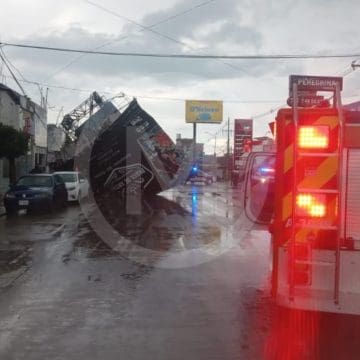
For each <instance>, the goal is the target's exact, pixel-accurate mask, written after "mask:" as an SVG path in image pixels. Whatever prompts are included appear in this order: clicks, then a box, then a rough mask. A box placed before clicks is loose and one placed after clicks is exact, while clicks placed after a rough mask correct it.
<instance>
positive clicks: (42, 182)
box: [4, 174, 67, 215]
mask: <svg viewBox="0 0 360 360" xmlns="http://www.w3.org/2000/svg"><path fill="white" fill-rule="evenodd" d="M66 203H67V190H66V187H65V183H64V181H63V180H62V178H61V177H60V176H58V175H53V174H36V175H35V174H33V175H26V176H22V177H21V178H20V179H19V180H18V181H17V182H16V184H14V185H11V186H10V189H9V190H8V191H7V192H6V193H5V196H4V206H5V210H6V213H7V214H8V215H11V214H16V213H17V212H18V210H21V209H26V210H35V209H38V210H50V211H52V210H53V209H54V208H56V207H60V206H66Z"/></svg>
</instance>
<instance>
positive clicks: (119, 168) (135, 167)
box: [77, 99, 192, 203]
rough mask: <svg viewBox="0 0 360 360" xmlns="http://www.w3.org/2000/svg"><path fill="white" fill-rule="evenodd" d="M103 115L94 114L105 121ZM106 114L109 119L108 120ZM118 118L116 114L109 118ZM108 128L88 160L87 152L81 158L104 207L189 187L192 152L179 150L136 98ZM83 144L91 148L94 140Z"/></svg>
mask: <svg viewBox="0 0 360 360" xmlns="http://www.w3.org/2000/svg"><path fill="white" fill-rule="evenodd" d="M101 111H102V109H100V110H99V111H98V112H97V113H96V114H94V115H97V117H99V115H98V114H99V112H100V113H101ZM104 115H105V116H104V119H103V120H104V121H108V119H107V118H106V117H107V115H106V113H104ZM114 115H116V113H114V112H112V113H111V114H110V115H109V116H112V117H114ZM88 122H89V124H91V123H92V124H93V123H94V122H91V121H88ZM108 123H109V124H110V125H109V126H107V127H106V128H105V129H103V130H102V131H100V133H99V134H98V135H97V137H96V139H95V140H94V141H93V139H90V140H91V142H93V144H92V146H91V150H90V153H89V155H90V156H89V158H88V161H87V160H86V157H84V152H83V151H82V150H81V151H80V152H79V153H78V156H77V158H78V159H79V161H80V163H81V164H82V165H84V164H86V163H87V164H88V177H89V179H90V183H91V188H92V192H93V196H94V199H95V200H96V201H97V202H98V203H105V202H107V201H111V200H114V199H116V200H117V201H120V202H121V201H124V200H125V199H126V197H127V196H128V195H132V196H139V195H142V196H145V197H151V196H153V195H155V194H157V193H159V192H161V191H164V190H166V189H169V188H171V187H174V186H176V185H179V184H183V183H185V181H186V178H187V177H188V175H189V172H190V169H191V156H190V155H191V153H192V152H191V149H190V151H189V153H185V152H184V151H182V150H181V149H179V148H176V146H175V144H174V143H173V141H172V140H171V139H170V137H169V136H168V135H167V134H166V132H165V131H164V130H163V129H162V128H161V127H160V125H159V124H158V123H157V122H156V121H155V119H154V118H153V117H151V116H150V115H149V114H148V113H147V112H146V111H144V110H143V109H142V108H141V107H140V105H139V104H138V102H137V101H136V100H135V99H134V100H133V101H131V103H130V104H129V106H128V107H127V108H126V110H125V111H124V112H123V113H121V114H120V113H117V118H116V119H111V121H108ZM84 130H85V131H83V133H84V134H86V133H89V132H87V131H86V127H85V129H84ZM92 134H93V132H92ZM92 136H93V135H92ZM79 142H80V143H84V144H85V143H88V142H89V139H88V138H86V139H85V140H84V139H82V138H81V137H80V138H79ZM87 148H89V147H88V146H87Z"/></svg>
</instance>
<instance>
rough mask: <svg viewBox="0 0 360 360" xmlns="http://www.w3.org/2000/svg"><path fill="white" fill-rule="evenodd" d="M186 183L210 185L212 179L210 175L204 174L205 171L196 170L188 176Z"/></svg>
mask: <svg viewBox="0 0 360 360" xmlns="http://www.w3.org/2000/svg"><path fill="white" fill-rule="evenodd" d="M188 181H189V182H190V183H191V184H194V183H203V184H207V185H209V184H212V183H213V181H214V178H213V176H212V175H210V174H208V173H206V172H205V171H202V170H196V172H194V171H192V173H191V174H190V176H189V179H188Z"/></svg>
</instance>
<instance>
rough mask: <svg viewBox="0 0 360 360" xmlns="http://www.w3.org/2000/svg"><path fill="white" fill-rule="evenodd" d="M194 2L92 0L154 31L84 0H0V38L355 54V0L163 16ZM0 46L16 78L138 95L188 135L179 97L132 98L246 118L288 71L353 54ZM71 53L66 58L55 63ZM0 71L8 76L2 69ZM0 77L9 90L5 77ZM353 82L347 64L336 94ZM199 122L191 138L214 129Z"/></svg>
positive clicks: (79, 95) (273, 96) (276, 101)
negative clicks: (187, 103) (217, 106)
mask: <svg viewBox="0 0 360 360" xmlns="http://www.w3.org/2000/svg"><path fill="white" fill-rule="evenodd" d="M97 1H98V0H94V2H97ZM203 2H205V0H198V1H195V0H178V1H173V0H168V1H167V2H166V3H165V4H164V3H163V2H162V1H159V0H154V1H151V2H145V1H140V0H132V1H127V0H126V1H115V0H102V1H101V2H100V1H99V2H98V4H100V5H101V6H103V7H105V8H107V9H109V10H111V11H114V12H116V13H118V14H119V15H121V16H124V17H127V18H130V19H133V20H135V21H136V22H139V23H141V24H143V25H144V26H147V27H149V26H152V25H154V24H158V23H160V22H161V24H159V25H157V26H154V27H153V30H154V31H157V32H159V33H161V34H163V35H164V36H160V35H159V34H155V33H153V32H150V31H148V30H144V29H141V28H140V27H139V26H137V25H135V24H134V23H129V22H127V21H125V20H124V19H122V18H119V17H116V16H114V15H111V14H109V13H107V12H104V11H102V10H100V9H98V8H96V7H94V6H92V5H90V4H89V3H87V2H86V1H78V2H73V1H70V0H64V1H61V2H59V1H55V0H47V1H41V0H33V1H32V2H31V3H30V2H28V1H25V0H23V1H20V0H15V1H14V0H12V1H10V0H9V1H8V0H3V1H2V11H1V13H0V39H1V40H3V41H10V42H19V43H27V44H30V43H32V44H40V45H48V46H57V47H68V48H81V49H94V48H97V47H99V46H102V45H104V44H107V45H106V46H105V47H103V50H106V51H126V52H146V53H178V54H180V53H181V54H188V53H194V54H204V53H211V54H264V53H273V54H274V53H283V54H290V53H320V52H321V53H325V54H326V53H339V52H343V53H360V45H359V37H360V27H359V26H358V20H357V18H358V16H359V15H360V4H359V3H358V2H357V1H351V0H349V1H333V0H331V1H329V0H327V1H325V0H313V1H310V0H305V1H301V2H299V1H293V0H281V1H268V0H242V1H239V0H214V1H212V2H209V3H208V4H206V5H205V6H202V7H198V8H194V9H193V10H192V11H190V12H186V13H184V14H182V15H179V16H178V17H176V18H173V17H174V16H175V15H177V14H181V13H183V12H185V11H186V10H188V9H191V8H193V7H195V6H196V5H198V4H201V3H203ZM169 18H171V19H170V20H168V21H164V20H165V19H169ZM168 37H170V38H172V39H173V40H175V41H171V40H169V39H168ZM4 51H5V53H6V55H7V56H8V58H9V59H10V60H11V61H12V63H13V64H14V65H16V67H17V68H18V69H19V70H20V71H21V73H22V74H23V76H24V77H25V78H26V79H29V80H33V81H38V82H46V83H47V84H52V85H57V86H65V87H73V88H79V89H89V90H98V91H99V92H100V93H101V92H102V91H107V92H109V93H112V94H115V93H117V92H119V91H123V92H125V93H128V94H131V95H135V96H138V99H139V102H140V104H142V106H143V107H144V108H145V110H147V111H148V112H149V113H150V114H152V115H153V116H154V117H155V118H156V119H158V121H159V122H160V124H161V125H162V126H163V127H164V128H165V129H166V130H167V131H168V132H169V134H170V135H171V136H173V137H174V136H175V134H176V133H178V132H181V133H182V134H183V135H184V136H190V135H191V126H190V125H186V124H185V123H184V103H183V102H181V101H169V100H166V99H163V100H159V99H147V98H146V99H145V98H142V97H141V96H144V95H145V96H153V97H160V98H161V97H163V98H169V97H170V98H184V99H185V98H196V99H219V100H224V101H225V103H224V109H225V113H224V115H225V117H226V118H227V117H228V116H229V117H230V118H231V119H234V118H248V117H251V116H253V115H256V114H260V113H263V112H266V111H268V110H270V109H271V108H275V107H276V106H278V105H281V103H285V101H286V98H287V91H288V89H287V86H288V80H287V79H288V76H289V75H290V74H294V73H309V74H318V75H339V74H340V73H341V72H342V71H344V70H345V69H346V68H348V67H349V65H350V63H351V61H352V60H355V59H342V60H302V61H299V60H297V61H285V60H278V61H275V60H271V61H270V60H264V61H244V60H241V61H240V60H239V61H222V60H220V61H217V60H180V59H149V58H129V57H123V58H122V57H109V56H95V55H88V56H83V57H81V58H80V59H78V60H77V61H74V59H76V58H77V57H78V55H76V54H75V55H74V54H64V53H55V52H43V51H37V50H26V49H15V48H10V47H5V48H4ZM71 61H74V62H73V63H72V64H71V65H69V66H67V67H66V68H64V66H66V65H67V64H69V62H71ZM225 63H227V64H225ZM2 74H3V75H6V76H8V75H9V74H8V73H7V72H6V71H5V70H3V72H2ZM5 80H6V81H7V83H8V85H9V86H12V87H14V88H16V85H15V84H14V82H13V81H12V80H9V78H8V77H7V78H6V79H5ZM358 80H359V73H357V72H354V73H353V74H351V75H349V76H348V77H347V78H346V79H345V91H344V95H345V96H350V95H351V96H352V97H351V98H348V101H347V102H350V101H355V100H358V98H359V97H360V95H359V92H358V85H357V84H358ZM25 88H26V90H27V92H28V93H29V95H30V96H31V97H33V98H34V100H35V101H37V100H38V90H37V89H36V87H34V86H33V85H26V86H25ZM87 96H88V94H87V92H79V91H68V90H59V89H54V88H51V89H50V93H49V103H50V105H54V106H56V108H57V109H60V108H61V107H62V106H64V109H65V111H70V110H71V109H72V108H73V107H75V106H76V105H78V104H79V103H80V102H81V101H82V100H83V99H85V98H86V97H87ZM107 96H108V95H107ZM356 96H358V98H356ZM229 100H237V101H242V100H253V101H260V100H266V102H264V103H247V102H244V103H241V102H229ZM271 101H273V102H271ZM345 102H346V101H345ZM56 116H57V113H56V112H50V116H49V118H50V121H55V119H56ZM272 117H273V115H269V116H266V117H263V118H259V119H258V120H256V121H257V122H256V126H255V131H256V132H257V135H264V134H265V133H266V132H267V125H266V124H267V122H268V121H269V120H270V119H271V118H272ZM202 128H203V130H204V131H201V132H200V140H202V141H205V140H208V139H209V138H210V135H208V134H207V135H206V133H205V132H206V131H209V132H211V133H214V132H215V131H217V130H218V128H219V127H218V126H214V125H212V126H211V125H209V126H206V125H204V126H202ZM210 145H211V144H210ZM207 150H208V151H213V148H212V147H211V146H209V147H208V148H207Z"/></svg>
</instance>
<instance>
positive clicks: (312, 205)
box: [296, 194, 326, 218]
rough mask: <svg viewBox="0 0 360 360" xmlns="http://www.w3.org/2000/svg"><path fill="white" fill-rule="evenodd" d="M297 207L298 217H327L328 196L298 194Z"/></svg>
mask: <svg viewBox="0 0 360 360" xmlns="http://www.w3.org/2000/svg"><path fill="white" fill-rule="evenodd" d="M296 205H297V215H300V216H310V217H317V218H320V217H325V216H326V195H323V194H316V195H313V194H298V195H297V196H296Z"/></svg>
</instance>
